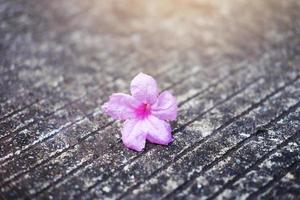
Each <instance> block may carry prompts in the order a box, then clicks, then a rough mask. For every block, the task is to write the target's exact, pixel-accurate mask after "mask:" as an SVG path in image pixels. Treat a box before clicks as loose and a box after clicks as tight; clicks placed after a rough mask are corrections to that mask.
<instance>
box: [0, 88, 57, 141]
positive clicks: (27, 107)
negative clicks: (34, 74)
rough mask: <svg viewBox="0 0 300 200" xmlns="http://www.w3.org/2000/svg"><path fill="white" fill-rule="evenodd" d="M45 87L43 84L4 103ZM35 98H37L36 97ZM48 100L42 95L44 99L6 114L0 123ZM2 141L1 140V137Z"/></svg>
mask: <svg viewBox="0 0 300 200" xmlns="http://www.w3.org/2000/svg"><path fill="white" fill-rule="evenodd" d="M43 86H46V85H45V84H43V85H41V86H40V87H37V88H31V89H30V90H27V91H26V92H23V93H22V94H21V95H17V96H14V97H12V98H10V99H8V100H7V101H5V102H3V104H6V103H7V102H8V101H10V100H12V99H13V98H18V97H22V96H25V95H26V94H30V93H32V91H33V90H34V89H41V88H42V87H43ZM58 88H59V86H55V87H54V88H52V89H51V90H56V89H58ZM39 92H40V91H39ZM35 98H37V97H35ZM46 98H47V97H46V96H44V95H42V97H41V98H40V99H38V100H35V101H33V102H31V103H29V104H28V105H25V106H24V107H22V108H20V109H17V110H14V111H11V112H10V113H8V114H6V115H5V116H3V117H2V118H1V119H0V122H2V121H4V120H6V119H7V118H9V117H12V116H14V115H17V114H19V113H20V112H22V111H24V110H26V109H29V108H30V107H32V106H34V105H35V104H37V103H39V102H41V101H42V100H45V99H46ZM0 140H1V137H0Z"/></svg>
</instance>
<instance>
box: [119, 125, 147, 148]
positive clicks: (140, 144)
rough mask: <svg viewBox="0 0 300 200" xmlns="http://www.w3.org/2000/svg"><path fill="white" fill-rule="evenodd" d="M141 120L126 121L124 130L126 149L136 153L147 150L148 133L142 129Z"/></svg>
mask: <svg viewBox="0 0 300 200" xmlns="http://www.w3.org/2000/svg"><path fill="white" fill-rule="evenodd" d="M141 122H142V121H139V120H135V119H131V120H126V121H125V123H124V126H123V129H122V141H123V143H124V144H125V146H126V147H128V148H129V149H133V150H136V151H142V150H143V149H144V148H145V143H146V133H145V132H143V130H142V129H141Z"/></svg>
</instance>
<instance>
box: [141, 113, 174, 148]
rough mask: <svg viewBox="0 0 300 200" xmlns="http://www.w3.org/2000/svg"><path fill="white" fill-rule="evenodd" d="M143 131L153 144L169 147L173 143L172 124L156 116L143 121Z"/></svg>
mask: <svg viewBox="0 0 300 200" xmlns="http://www.w3.org/2000/svg"><path fill="white" fill-rule="evenodd" d="M143 130H144V131H145V132H146V133H147V140H148V141H150V142H152V143H155V144H163V145H167V144H169V143H170V142H172V141H173V137H172V134H171V126H170V124H169V123H167V122H165V121H163V120H160V119H158V118H156V117H154V116H149V117H148V118H146V119H144V120H143Z"/></svg>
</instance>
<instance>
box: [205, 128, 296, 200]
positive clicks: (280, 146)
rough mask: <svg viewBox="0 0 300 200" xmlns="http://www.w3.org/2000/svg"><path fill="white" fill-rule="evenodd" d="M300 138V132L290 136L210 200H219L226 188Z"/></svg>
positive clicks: (225, 185) (224, 186) (209, 199)
mask: <svg viewBox="0 0 300 200" xmlns="http://www.w3.org/2000/svg"><path fill="white" fill-rule="evenodd" d="M298 137H300V130H298V131H297V132H296V133H295V134H294V135H292V136H290V137H289V138H288V139H286V140H285V141H283V142H282V143H280V144H278V145H277V146H276V147H275V148H274V149H272V150H271V151H269V152H267V153H266V154H265V155H263V156H262V157H261V158H260V159H258V160H257V161H255V162H254V163H253V164H252V165H251V166H249V167H248V168H247V169H245V170H243V171H242V172H240V173H239V174H237V175H236V176H235V177H234V178H233V179H231V180H230V181H228V182H227V183H225V184H224V185H223V186H222V188H220V189H219V190H218V191H217V192H215V193H214V194H212V195H211V196H210V197H209V198H208V200H212V199H215V198H217V196H218V195H220V194H221V193H222V192H223V191H224V190H225V189H226V188H228V187H230V186H231V185H233V184H234V183H235V182H237V181H238V180H240V179H241V178H243V177H244V176H245V175H246V174H247V173H249V172H250V171H253V170H255V168H256V167H257V166H259V165H260V164H262V163H263V162H264V161H265V160H266V159H268V158H269V157H270V156H271V155H272V154H274V153H276V152H277V151H278V150H280V149H282V148H283V147H285V146H286V145H288V144H289V143H290V142H292V141H293V140H295V139H296V138H298Z"/></svg>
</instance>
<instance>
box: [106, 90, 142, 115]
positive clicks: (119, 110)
mask: <svg viewBox="0 0 300 200" xmlns="http://www.w3.org/2000/svg"><path fill="white" fill-rule="evenodd" d="M139 105H140V102H138V101H137V100H135V99H134V98H133V97H132V96H130V95H127V94H122V93H115V94H112V95H111V96H110V97H109V101H108V102H106V103H105V104H104V105H103V106H102V109H103V110H104V111H105V112H106V113H107V114H108V115H110V116H111V117H113V118H115V119H131V118H134V117H135V108H137V107H138V106H139Z"/></svg>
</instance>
